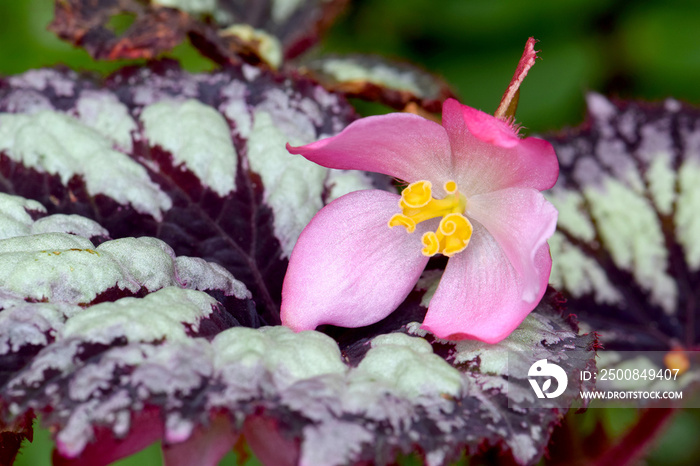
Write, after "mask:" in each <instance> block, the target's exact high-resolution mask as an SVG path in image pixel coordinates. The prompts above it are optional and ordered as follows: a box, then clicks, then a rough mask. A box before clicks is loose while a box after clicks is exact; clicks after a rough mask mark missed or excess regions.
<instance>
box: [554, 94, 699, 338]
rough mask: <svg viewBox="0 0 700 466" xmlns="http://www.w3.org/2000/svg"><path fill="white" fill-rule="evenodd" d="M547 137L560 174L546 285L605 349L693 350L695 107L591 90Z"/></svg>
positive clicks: (696, 329) (696, 247)
mask: <svg viewBox="0 0 700 466" xmlns="http://www.w3.org/2000/svg"><path fill="white" fill-rule="evenodd" d="M588 103H589V120H588V122H587V123H586V124H584V125H583V126H582V127H581V128H579V129H576V130H571V131H569V132H567V133H564V134H562V135H560V136H557V137H553V138H551V141H552V143H553V144H554V146H555V149H556V151H557V154H558V155H559V161H560V164H561V174H560V177H559V181H558V183H557V185H556V186H555V187H554V189H553V190H552V191H551V192H550V193H549V196H548V197H549V199H550V200H551V201H552V202H553V203H554V204H555V206H556V207H557V208H558V209H559V227H558V232H557V233H555V235H554V237H553V238H552V239H551V240H550V246H551V250H552V257H553V260H554V267H553V272H552V283H553V284H554V286H555V287H557V288H558V289H560V290H562V291H563V292H565V294H566V297H567V298H568V303H569V311H570V312H574V313H576V314H578V316H579V317H580V319H581V321H582V322H583V323H585V325H586V328H590V329H593V330H595V331H597V332H598V333H599V334H600V338H601V341H602V343H603V344H604V345H605V346H606V348H609V349H626V350H657V351H668V350H670V349H675V348H688V349H698V343H699V341H698V339H699V337H700V334H699V332H700V319H698V309H699V308H698V303H700V287H698V284H700V242H698V238H700V217H698V215H697V212H698V209H699V208H700V111H698V110H697V109H695V108H692V107H689V106H686V105H682V104H681V103H679V102H677V101H675V100H670V99H669V100H667V101H665V102H663V103H659V104H648V103H641V102H611V101H608V100H607V99H605V98H604V97H602V96H600V95H595V94H594V95H590V96H589V102H588Z"/></svg>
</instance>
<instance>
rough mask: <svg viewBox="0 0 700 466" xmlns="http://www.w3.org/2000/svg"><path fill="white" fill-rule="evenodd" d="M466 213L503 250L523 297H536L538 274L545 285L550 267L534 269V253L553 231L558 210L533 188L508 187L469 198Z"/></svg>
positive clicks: (530, 299) (539, 280) (531, 299)
mask: <svg viewBox="0 0 700 466" xmlns="http://www.w3.org/2000/svg"><path fill="white" fill-rule="evenodd" d="M467 216H468V217H470V218H472V219H474V220H476V221H477V222H479V223H481V224H482V225H483V226H484V228H486V230H488V232H489V233H490V234H491V236H493V238H494V239H495V240H496V242H497V243H498V245H499V246H500V247H501V249H503V252H504V253H505V255H506V257H507V258H508V260H509V261H510V263H511V265H512V266H513V268H514V269H515V273H516V274H518V276H520V277H521V280H522V283H523V286H524V287H523V290H522V293H523V295H522V298H523V300H525V301H528V302H533V301H534V300H536V299H537V298H536V296H537V295H538V293H540V291H541V281H542V277H540V274H546V277H545V284H546V282H547V280H549V273H550V269H547V270H537V267H536V265H535V253H536V252H537V251H539V250H540V248H541V247H542V245H543V244H545V243H546V242H547V239H549V237H550V236H552V234H553V233H554V230H555V229H556V227H557V216H558V212H557V209H555V208H554V206H553V205H552V204H550V203H549V201H547V200H546V199H545V198H544V196H543V195H542V193H540V192H539V191H537V190H535V189H525V188H509V189H503V190H500V191H496V192H492V193H486V194H480V195H478V196H473V197H471V198H470V199H469V204H468V206H467Z"/></svg>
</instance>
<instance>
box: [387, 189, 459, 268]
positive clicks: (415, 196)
mask: <svg viewBox="0 0 700 466" xmlns="http://www.w3.org/2000/svg"><path fill="white" fill-rule="evenodd" d="M432 186H433V185H432V183H430V181H416V182H415V183H411V184H409V185H408V186H407V187H406V189H404V190H403V192H402V193H401V200H400V201H399V207H400V208H401V213H400V214H394V215H393V216H392V217H391V219H389V227H390V228H393V227H395V226H397V225H401V226H403V227H405V228H406V231H408V232H409V233H413V232H414V231H415V229H416V225H417V224H419V223H420V222H424V221H426V220H430V219H431V218H436V217H442V220H440V225H439V226H438V229H437V230H436V231H429V232H427V233H424V234H423V237H422V238H421V240H422V241H423V246H425V247H424V248H423V249H422V250H421V252H422V253H423V254H424V255H426V256H429V257H430V256H434V255H435V254H437V253H441V254H444V255H445V256H447V257H450V256H453V255H454V254H457V253H458V252H462V251H464V250H465V249H466V248H467V245H468V244H469V239H470V238H471V237H472V224H471V223H469V220H467V217H465V216H464V215H463V214H464V211H465V210H466V208H467V198H466V197H465V196H464V195H463V194H460V193H459V192H458V191H457V183H455V182H454V181H448V182H447V183H445V191H447V196H445V197H444V198H442V199H435V198H434V197H433V196H432V194H433V193H432Z"/></svg>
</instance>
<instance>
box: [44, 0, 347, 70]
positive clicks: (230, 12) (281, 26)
mask: <svg viewBox="0 0 700 466" xmlns="http://www.w3.org/2000/svg"><path fill="white" fill-rule="evenodd" d="M346 4H347V0H330V1H328V0H325V1H324V0H303V1H301V2H283V1H277V0H262V1H261V0H211V1H203V2H190V1H187V0H150V1H146V2H144V1H140V0H97V1H95V0H60V1H57V2H56V14H55V17H54V20H53V22H52V23H51V25H50V28H51V30H53V31H54V32H55V33H56V34H58V36H59V37H61V38H62V39H65V40H67V41H69V42H71V43H73V44H74V45H77V46H80V47H83V48H85V49H86V50H87V51H88V52H89V53H90V54H91V55H92V56H93V57H95V58H97V59H111V60H114V59H134V58H155V57H157V56H158V55H160V54H161V53H163V52H167V51H169V50H170V49H172V48H173V47H174V46H176V45H178V44H179V43H180V42H182V41H183V40H184V39H185V37H187V36H189V37H190V39H191V40H192V43H193V44H194V45H195V46H196V47H198V48H199V49H200V50H201V51H202V53H203V54H205V55H206V56H208V57H210V58H212V59H213V60H214V61H216V62H217V63H219V64H232V63H233V64H239V63H241V61H245V62H248V63H251V64H255V65H258V64H267V65H268V66H271V67H273V68H278V67H279V66H280V65H281V63H282V61H283V59H286V58H293V57H295V56H297V55H299V54H300V53H302V52H304V51H305V50H306V49H308V48H309V47H310V46H311V45H313V44H315V43H316V41H317V40H318V37H319V36H320V35H321V34H322V33H323V32H324V31H325V29H326V28H327V27H328V26H329V25H330V24H331V23H332V22H333V20H334V19H335V17H336V16H337V15H338V14H339V13H340V11H342V9H343V8H344V7H345V5H346ZM115 17H116V18H122V19H127V20H130V24H129V25H128V27H127V29H126V30H124V31H119V30H116V29H117V28H115V27H114V26H113V22H114V18H115Z"/></svg>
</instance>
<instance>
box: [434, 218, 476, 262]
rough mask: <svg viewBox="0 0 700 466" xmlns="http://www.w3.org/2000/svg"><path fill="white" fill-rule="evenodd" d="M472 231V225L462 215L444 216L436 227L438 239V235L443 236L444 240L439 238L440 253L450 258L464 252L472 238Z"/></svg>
mask: <svg viewBox="0 0 700 466" xmlns="http://www.w3.org/2000/svg"><path fill="white" fill-rule="evenodd" d="M472 231H474V229H473V228H472V224H471V223H470V222H469V220H467V217H465V216H464V215H461V214H449V215H445V216H444V217H443V218H442V220H441V221H440V226H439V227H438V237H439V236H440V233H442V234H444V235H445V237H444V239H442V238H441V241H440V246H441V251H440V252H442V253H443V254H444V255H446V256H447V257H450V256H453V255H455V254H457V253H458V252H462V251H464V250H465V249H466V248H467V245H468V244H469V240H470V239H471V237H472Z"/></svg>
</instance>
